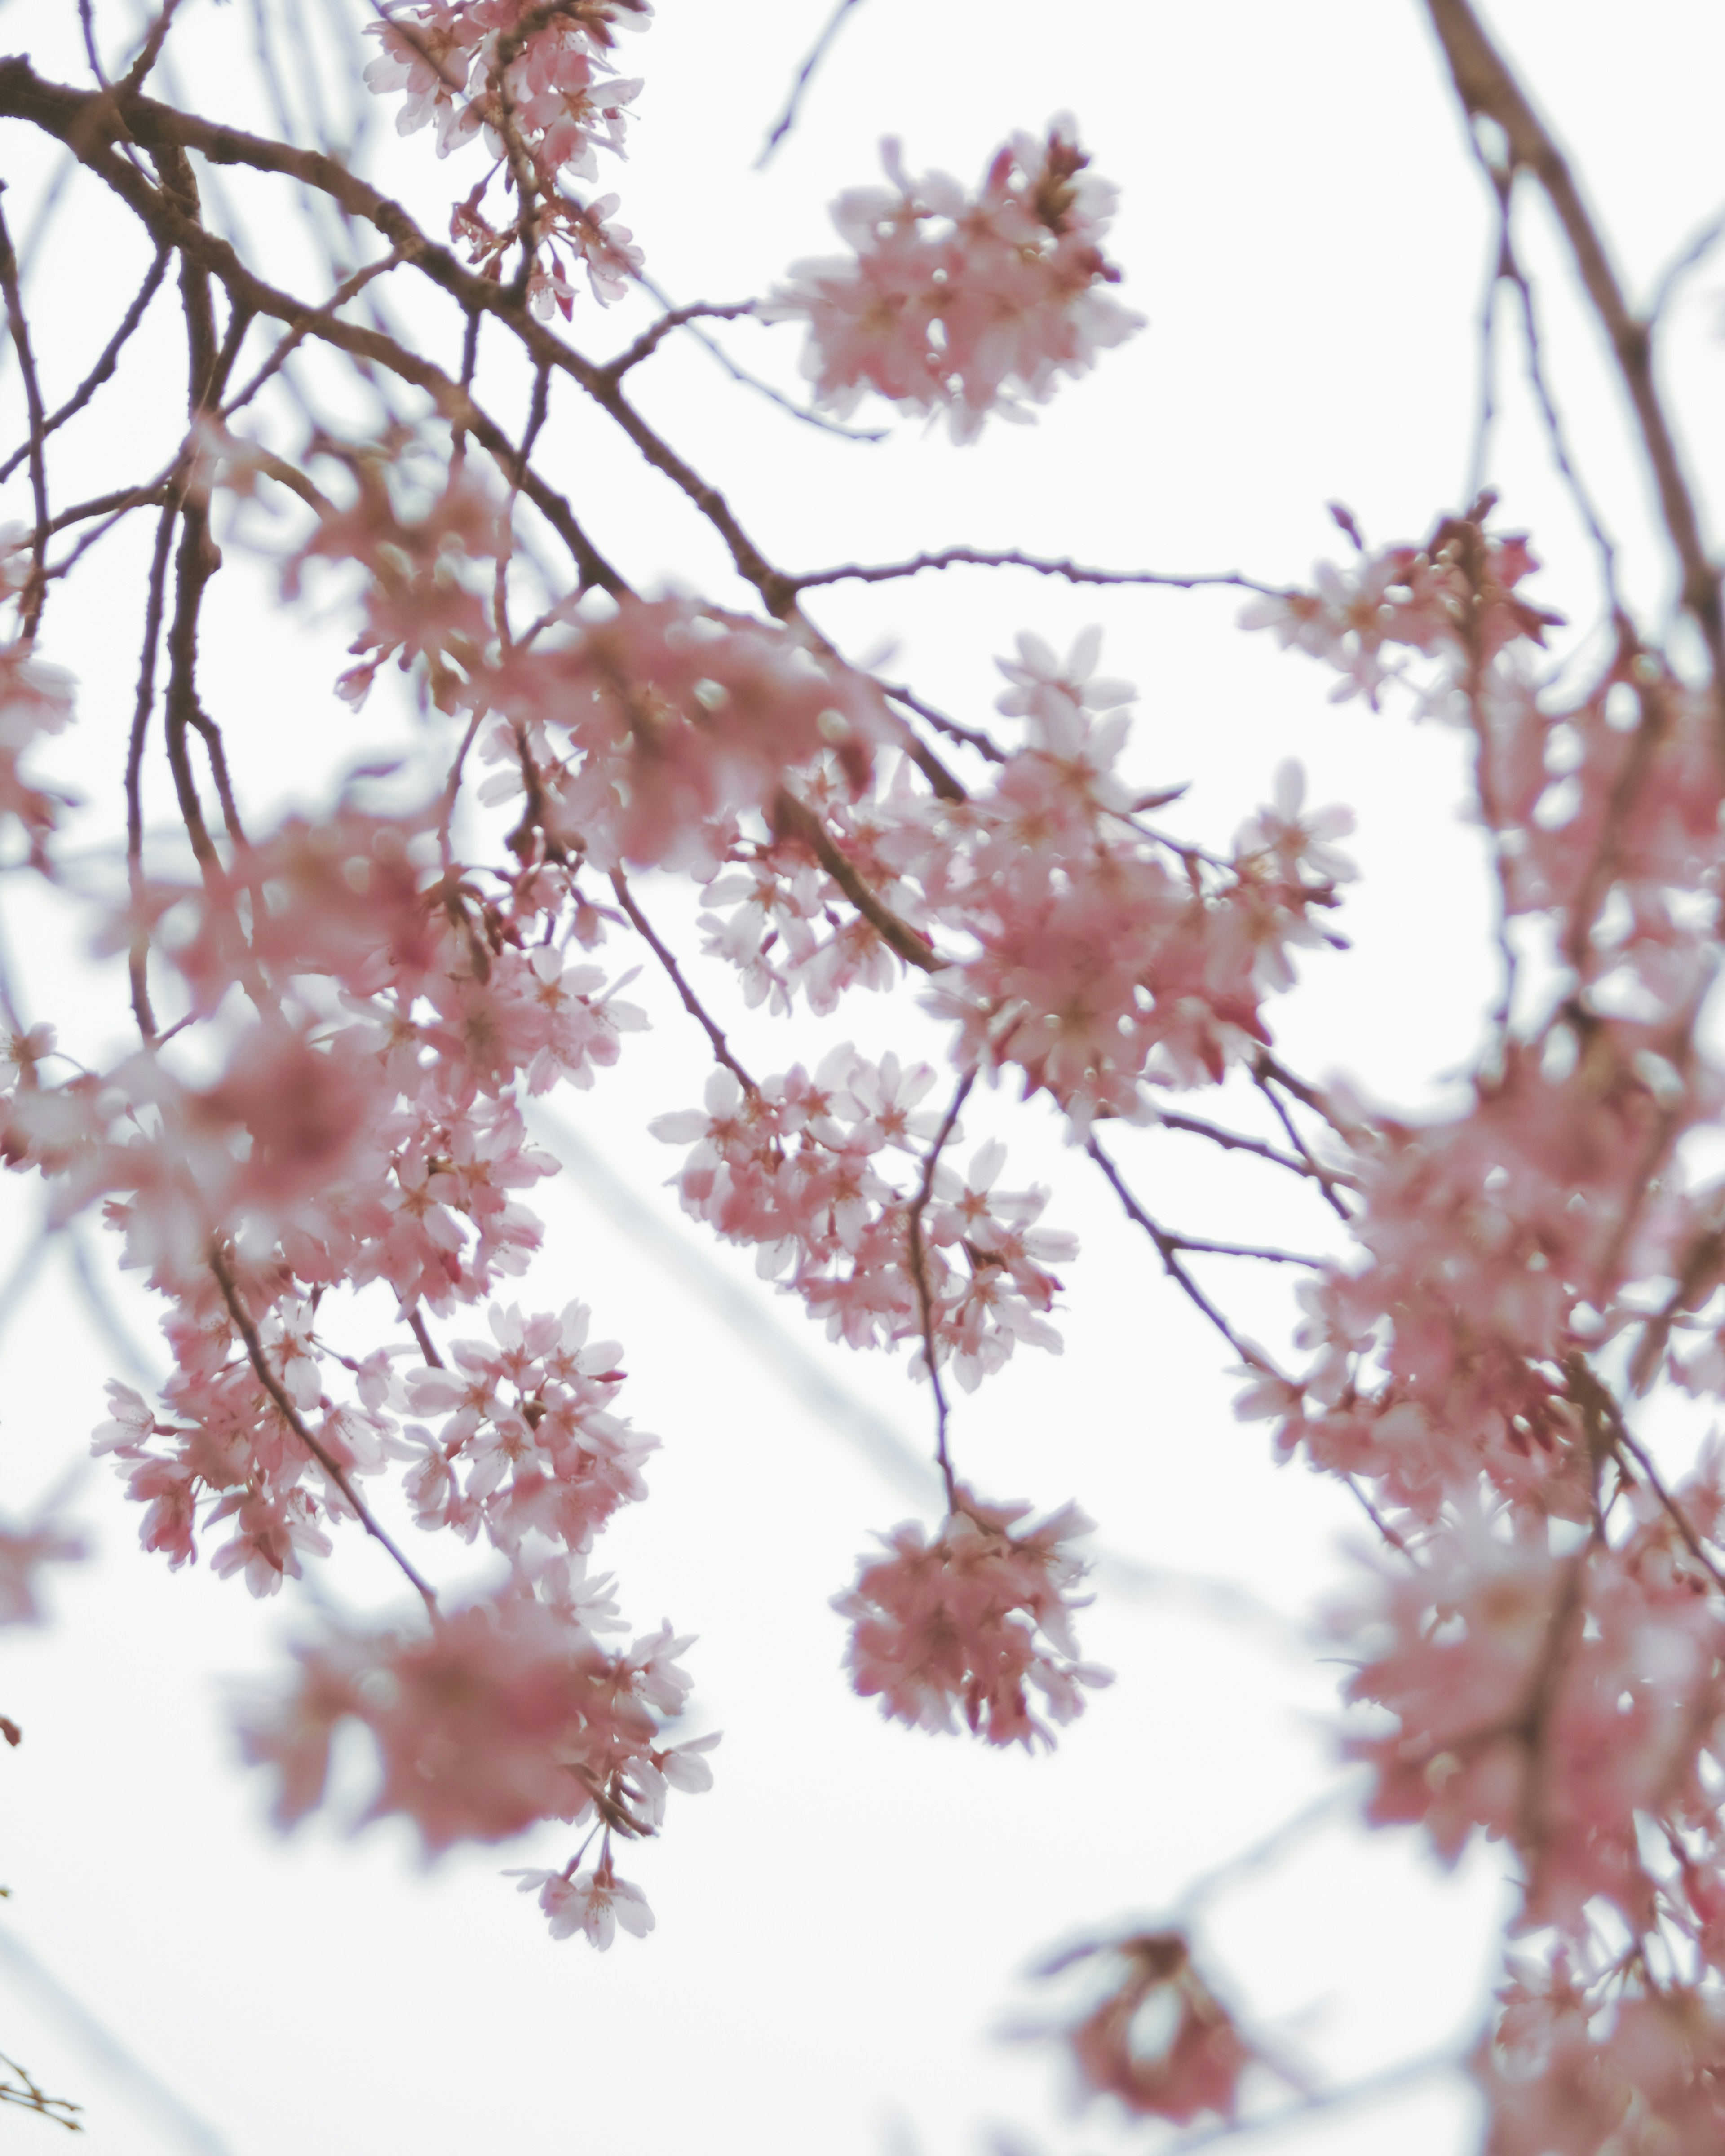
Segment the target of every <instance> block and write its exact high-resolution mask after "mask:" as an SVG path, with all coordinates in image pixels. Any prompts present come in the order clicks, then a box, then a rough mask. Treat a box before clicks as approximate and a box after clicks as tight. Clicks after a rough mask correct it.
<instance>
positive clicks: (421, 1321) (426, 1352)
mask: <svg viewBox="0 0 1725 2156" xmlns="http://www.w3.org/2000/svg"><path fill="white" fill-rule="evenodd" d="M403 1316H404V1317H405V1318H406V1319H407V1322H408V1332H411V1333H412V1334H413V1337H414V1339H415V1340H416V1341H418V1343H419V1353H421V1354H422V1355H423V1356H424V1358H425V1359H426V1361H427V1362H428V1363H429V1364H430V1365H431V1367H432V1368H433V1369H434V1370H441V1369H442V1368H444V1358H443V1357H442V1356H441V1355H439V1353H438V1352H437V1343H436V1342H434V1340H433V1338H432V1337H431V1332H430V1329H429V1327H428V1326H427V1324H426V1322H425V1313H424V1312H423V1311H422V1310H421V1309H420V1307H419V1306H418V1303H417V1302H416V1303H415V1304H414V1305H413V1308H412V1309H411V1310H409V1311H405V1312H403Z"/></svg>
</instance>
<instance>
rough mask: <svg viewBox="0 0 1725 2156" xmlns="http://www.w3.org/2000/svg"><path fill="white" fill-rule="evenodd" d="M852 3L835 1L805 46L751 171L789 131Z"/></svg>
mask: <svg viewBox="0 0 1725 2156" xmlns="http://www.w3.org/2000/svg"><path fill="white" fill-rule="evenodd" d="M856 3H857V0H838V5H837V6H836V7H835V8H834V10H833V12H832V13H831V14H830V15H829V16H828V18H827V20H826V23H825V26H824V28H823V29H822V31H821V33H820V35H819V37H818V38H816V39H815V41H814V44H813V45H811V46H810V47H809V52H808V54H807V56H806V57H805V58H804V59H803V64H802V66H801V67H799V68H798V70H797V74H796V79H795V80H793V83H792V84H791V90H790V95H789V96H788V98H787V99H786V100H785V105H784V110H783V112H781V113H780V114H779V115H778V119H777V120H775V121H773V125H772V126H771V127H770V128H769V129H768V132H767V140H766V141H765V142H764V143H762V146H761V154H760V156H759V157H757V158H756V160H755V170H756V171H757V172H759V171H760V169H761V167H762V166H763V165H764V164H765V163H766V162H767V161H768V158H769V157H771V156H772V155H773V151H775V150H776V149H777V148H778V146H779V144H780V143H781V142H783V140H784V138H785V136H787V135H788V134H789V133H790V131H791V130H792V128H793V127H794V126H796V124H797V112H798V107H799V106H800V105H801V104H802V102H803V92H804V91H805V90H807V89H808V87H809V82H810V80H811V79H812V78H813V76H814V70H815V69H817V68H818V67H819V65H820V64H821V62H822V60H823V59H825V57H826V55H827V52H828V49H829V47H830V46H831V44H832V42H833V40H834V38H836V37H837V36H838V34H839V28H840V27H841V26H842V24H843V23H844V21H845V17H846V16H847V15H848V14H849V13H850V11H851V9H852V8H854V7H855V5H856Z"/></svg>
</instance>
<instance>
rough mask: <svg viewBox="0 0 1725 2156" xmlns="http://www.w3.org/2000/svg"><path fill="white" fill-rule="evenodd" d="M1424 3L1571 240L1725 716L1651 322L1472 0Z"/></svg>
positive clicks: (1713, 579) (1457, 74)
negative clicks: (1639, 312)
mask: <svg viewBox="0 0 1725 2156" xmlns="http://www.w3.org/2000/svg"><path fill="white" fill-rule="evenodd" d="M1426 9H1427V13H1429V14H1430V17H1431V21H1432V26H1433V28H1435V30H1436V32H1437V35H1438V38H1439V42H1440V44H1441V45H1442V46H1443V49H1444V54H1445V58H1446V59H1447V60H1448V61H1449V64H1450V74H1451V76H1452V77H1453V79H1454V80H1455V90H1456V94H1457V95H1458V96H1459V97H1460V99H1461V105H1462V108H1463V110H1465V111H1466V114H1467V115H1468V116H1469V118H1470V119H1473V118H1475V117H1484V118H1486V119H1489V120H1492V121H1496V122H1497V125H1498V126H1500V127H1501V128H1502V130H1503V131H1504V135H1505V136H1506V137H1507V141H1508V145H1509V155H1510V160H1511V164H1512V168H1520V169H1523V170H1526V171H1527V172H1532V174H1533V175H1534V177H1536V178H1537V179H1538V182H1539V184H1540V185H1541V187H1543V189H1544V190H1545V193H1546V197H1547V199H1548V201H1549V202H1550V203H1551V206H1552V208H1553V210H1554V211H1555V213H1556V214H1557V218H1558V223H1560V224H1561V225H1562V226H1563V231H1564V234H1565V235H1566V236H1567V238H1568V242H1569V245H1570V249H1571V251H1572V252H1573V254H1574V257H1575V264H1576V268H1577V269H1578V270H1579V273H1580V276H1581V282H1582V285H1583V287H1584V290H1586V293H1587V295H1588V298H1589V300H1591V301H1592V303H1593V308H1594V313H1595V314H1596V315H1597V316H1599V322H1600V325H1601V326H1602V327H1603V328H1604V331H1605V334H1606V336H1607V337H1608V338H1609V341H1610V344H1611V349H1612V351H1613V352H1614V354H1615V357H1616V361H1617V370H1618V372H1619V374H1620V377H1622V381H1623V385H1624V388H1625V390H1626V391H1627V392H1628V393H1629V399H1630V404H1631V405H1632V406H1633V408H1634V409H1635V418H1636V419H1637V421H1638V423H1639V424H1640V430H1641V439H1642V443H1643V445H1644V447H1645V450H1646V454H1647V462H1648V465H1649V468H1650V470H1651V473H1652V477H1653V481H1654V485H1655V487H1656V490H1657V492H1658V495H1659V501H1660V507H1661V512H1662V514H1663V516H1664V521H1665V528H1666V536H1668V537H1669V538H1670V540H1671V547H1672V550H1673V552H1675V553H1676V557H1677V562H1678V565H1679V567H1680V568H1681V572H1682V602H1683V605H1684V607H1685V608H1686V609H1687V611H1688V613H1690V614H1691V616H1692V618H1693V619H1694V621H1695V623H1696V625H1697V627H1698V628H1699V629H1700V630H1701V633H1702V639H1703V640H1704V641H1705V643H1706V644H1707V652H1708V655H1709V657H1710V658H1711V660H1712V670H1713V682H1712V687H1713V695H1714V697H1715V700H1716V701H1717V702H1718V703H1719V707H1720V716H1721V721H1722V724H1725V606H1722V603H1721V598H1720V589H1719V571H1718V569H1717V567H1716V566H1715V565H1714V563H1713V562H1712V560H1711V559H1710V558H1709V557H1708V554H1707V547H1706V545H1705V544H1704V542H1703V541H1702V534H1701V523H1700V519H1699V516H1698V515H1697V510H1696V506H1695V498H1694V495H1693V493H1692V490H1691V487H1690V484H1689V480H1688V477H1687V475H1686V473H1685V471H1684V469H1683V460H1682V459H1681V455H1680V454H1679V453H1678V449H1677V444H1676V437H1675V435H1674V434H1673V433H1672V431H1671V423H1670V422H1669V420H1668V419H1667V418H1666V413H1665V408H1664V406H1663V404H1662V403H1661V400H1660V395H1659V390H1658V388H1657V385H1656V382H1655V381H1654V377H1653V357H1652V340H1651V336H1650V335H1649V332H1648V326H1647V324H1646V323H1645V321H1638V320H1637V319H1636V317H1635V316H1634V315H1633V314H1631V312H1630V307H1629V303H1628V301H1627V300H1625V297H1624V294H1623V287H1622V285H1621V284H1620V282H1619V280H1618V276H1617V272H1616V270H1615V269H1614V268H1613V266H1612V264H1611V259H1610V257H1609V254H1608V253H1607V252H1606V249H1605V244H1604V239H1603V238H1602V237H1601V235H1600V234H1599V228H1598V227H1597V226H1596V225H1595V223H1594V220H1593V218H1592V216H1591V214H1590V213H1589V210H1588V208H1587V206H1586V204H1585V203H1584V202H1583V200H1582V198H1581V191H1580V189H1579V187H1577V185H1576V183H1575V179H1574V175H1573V173H1572V172H1570V169H1569V163H1568V159H1567V158H1566V157H1564V155H1563V151H1561V150H1560V149H1559V148H1558V145H1557V143H1556V142H1555V141H1553V137H1552V136H1551V134H1550V132H1549V131H1548V129H1547V127H1546V126H1545V124H1544V122H1543V121H1542V120H1541V119H1540V118H1539V116H1538V114H1537V113H1536V112H1535V111H1534V110H1533V108H1532V105H1531V104H1530V103H1529V102H1528V100H1527V94H1526V93H1525V91H1524V90H1522V86H1521V85H1520V84H1519V83H1518V82H1517V80H1516V79H1515V76H1514V75H1513V74H1512V73H1511V71H1510V69H1509V67H1508V65H1507V63H1506V61H1505V60H1504V59H1503V57H1502V54H1500V53H1499V52H1498V50H1497V47H1496V46H1495V45H1494V44H1492V43H1491V39H1490V38H1488V37H1487V36H1486V32H1485V30H1484V28H1483V27H1482V26H1481V23H1480V20H1479V18H1478V17H1477V16H1476V13H1474V10H1473V8H1472V7H1471V5H1470V4H1469V0H1426Z"/></svg>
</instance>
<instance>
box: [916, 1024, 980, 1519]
mask: <svg viewBox="0 0 1725 2156" xmlns="http://www.w3.org/2000/svg"><path fill="white" fill-rule="evenodd" d="M979 1068H980V1065H977V1064H973V1065H971V1067H970V1068H969V1070H967V1071H966V1072H965V1074H964V1075H963V1077H962V1078H961V1079H960V1080H959V1081H958V1086H957V1091H956V1092H955V1093H954V1094H953V1096H952V1104H951V1106H949V1107H948V1108H947V1112H946V1114H945V1116H943V1117H942V1120H941V1127H940V1128H939V1129H938V1130H937V1132H935V1134H934V1140H933V1142H932V1144H931V1145H930V1147H929V1148H928V1151H927V1154H926V1155H925V1156H924V1158H923V1162H922V1182H921V1183H920V1184H919V1185H918V1187H917V1191H916V1197H915V1198H914V1199H912V1200H911V1204H910V1207H909V1209H908V1211H907V1212H906V1216H905V1227H906V1237H907V1239H908V1240H909V1243H910V1246H911V1274H912V1276H914V1278H915V1280H916V1306H917V1310H918V1312H919V1313H920V1314H921V1317H922V1364H923V1368H925V1369H926V1370H927V1373H928V1382H929V1384H930V1386H931V1387H932V1389H933V1393H934V1457H935V1463H936V1465H937V1466H938V1467H939V1469H940V1471H941V1480H942V1481H943V1482H944V1483H945V1484H946V1486H947V1512H957V1509H958V1483H957V1477H956V1476H954V1474H953V1472H952V1455H951V1454H950V1453H949V1451H948V1450H947V1417H948V1416H949V1414H951V1412H952V1410H951V1409H950V1408H949V1407H948V1405H947V1394H946V1388H945V1387H944V1386H943V1385H942V1383H941V1373H940V1366H939V1364H938V1363H937V1361H936V1359H935V1353H934V1292H933V1291H932V1288H931V1287H930V1286H929V1285H928V1255H927V1251H926V1250H925V1249H924V1248H923V1243H922V1216H923V1214H925V1213H926V1212H927V1210H928V1201H929V1199H931V1198H932V1196H933V1195H934V1178H935V1171H936V1169H937V1168H938V1167H939V1166H940V1158H941V1155H942V1153H943V1152H945V1151H946V1149H947V1147H948V1146H949V1145H950V1144H951V1143H952V1137H953V1135H954V1133H955V1132H957V1128H958V1116H959V1113H960V1111H961V1110H962V1109H963V1106H964V1103H965V1102H966V1101H968V1099H969V1098H970V1089H971V1087H972V1086H974V1085H975V1083H976V1081H977V1072H978V1069H979Z"/></svg>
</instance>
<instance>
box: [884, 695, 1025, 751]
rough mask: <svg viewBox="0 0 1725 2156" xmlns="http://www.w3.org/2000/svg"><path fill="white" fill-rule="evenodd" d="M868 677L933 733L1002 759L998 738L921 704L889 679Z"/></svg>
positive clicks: (921, 702) (1002, 749)
mask: <svg viewBox="0 0 1725 2156" xmlns="http://www.w3.org/2000/svg"><path fill="white" fill-rule="evenodd" d="M870 679H871V680H874V681H875V685H876V687H877V688H879V690H880V693H881V694H882V696H890V697H891V699H892V701H893V702H894V703H895V704H902V705H903V706H904V707H905V709H906V711H914V712H915V713H916V716H917V717H918V718H919V719H922V720H924V721H927V724H928V725H930V726H932V727H933V728H934V729H935V731H937V733H942V734H944V735H945V736H946V737H947V740H948V741H955V742H963V744H964V746H965V747H967V748H973V749H974V750H975V751H976V752H977V753H978V756H984V757H987V758H988V762H990V763H1004V762H1006V751H1005V750H1004V748H1002V747H1001V746H1000V744H999V742H997V741H993V740H992V739H991V738H990V737H988V735H987V734H985V733H983V732H982V731H980V730H979V729H978V728H977V727H974V726H960V725H959V723H958V721H957V719H949V718H948V717H947V715H946V713H945V712H944V711H936V709H935V708H934V706H933V705H932V704H925V703H924V702H923V701H922V698H921V697H920V696H913V695H912V694H911V691H910V690H908V689H906V688H896V687H895V686H894V685H893V684H892V683H891V682H890V681H882V680H880V679H879V677H878V676H875V675H870Z"/></svg>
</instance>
